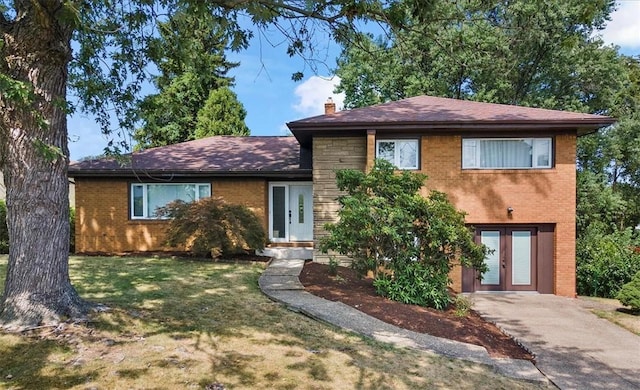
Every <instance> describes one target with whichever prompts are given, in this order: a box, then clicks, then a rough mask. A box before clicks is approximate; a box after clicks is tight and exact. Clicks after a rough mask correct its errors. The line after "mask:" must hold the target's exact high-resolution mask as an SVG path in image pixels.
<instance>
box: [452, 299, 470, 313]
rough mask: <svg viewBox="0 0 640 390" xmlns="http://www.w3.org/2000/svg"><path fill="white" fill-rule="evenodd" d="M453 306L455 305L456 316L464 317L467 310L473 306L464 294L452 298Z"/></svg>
mask: <svg viewBox="0 0 640 390" xmlns="http://www.w3.org/2000/svg"><path fill="white" fill-rule="evenodd" d="M453 306H454V307H455V314H456V316H457V317H466V316H467V315H468V314H469V310H471V308H472V307H473V302H472V301H471V299H469V298H467V297H465V296H464V295H456V297H455V298H454V299H453Z"/></svg>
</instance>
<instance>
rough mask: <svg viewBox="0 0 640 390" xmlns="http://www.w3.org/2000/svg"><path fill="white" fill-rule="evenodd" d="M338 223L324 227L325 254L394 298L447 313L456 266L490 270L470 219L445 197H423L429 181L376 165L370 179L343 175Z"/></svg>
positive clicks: (355, 173)
mask: <svg viewBox="0 0 640 390" xmlns="http://www.w3.org/2000/svg"><path fill="white" fill-rule="evenodd" d="M336 177H337V184H338V188H339V189H340V190H341V191H345V192H346V193H347V194H346V195H344V196H341V197H340V198H339V199H338V201H339V203H340V206H341V208H340V210H339V211H338V216H339V222H337V223H335V224H327V225H325V229H326V230H327V231H328V232H329V235H328V236H325V237H323V238H322V239H321V241H320V250H321V251H323V252H324V253H329V251H334V252H337V253H339V254H342V255H345V256H348V257H350V258H351V260H352V263H351V265H352V267H353V268H354V269H355V270H356V271H358V273H359V274H360V275H364V274H365V273H367V272H368V271H372V272H373V274H374V279H375V282H374V283H375V286H376V290H377V291H378V293H379V294H381V295H384V296H387V297H389V298H390V299H393V300H397V301H401V302H405V303H412V304H418V305H423V306H431V307H435V308H438V309H444V308H446V307H447V305H448V304H449V303H450V298H449V292H448V286H449V284H450V282H451V281H450V280H449V272H450V270H451V269H452V267H453V266H454V265H456V264H461V265H464V266H469V267H474V268H476V269H477V270H478V271H480V272H483V271H485V270H486V265H485V264H484V258H485V255H486V249H485V247H484V246H481V245H477V244H476V243H475V242H474V240H473V233H472V231H471V230H470V229H469V228H468V227H467V226H466V225H465V223H464V213H462V212H460V211H458V210H456V209H455V207H453V205H452V204H451V203H450V202H449V201H448V199H447V197H446V195H445V194H443V193H441V192H437V191H432V192H431V193H430V194H429V196H428V197H423V196H422V195H421V194H420V193H419V191H420V188H421V187H422V185H423V184H424V181H425V180H426V176H425V175H422V174H416V173H412V172H409V171H402V172H399V173H396V171H395V168H394V167H393V165H391V164H390V163H389V162H387V161H385V160H380V159H378V160H376V163H375V165H374V167H373V169H372V171H371V172H370V173H367V174H365V173H364V172H362V171H358V170H350V169H346V170H341V171H338V172H337V173H336Z"/></svg>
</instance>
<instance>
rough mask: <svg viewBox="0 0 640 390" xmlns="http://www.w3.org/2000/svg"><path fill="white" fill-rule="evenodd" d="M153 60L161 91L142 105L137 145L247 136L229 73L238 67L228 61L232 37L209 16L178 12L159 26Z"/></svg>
mask: <svg viewBox="0 0 640 390" xmlns="http://www.w3.org/2000/svg"><path fill="white" fill-rule="evenodd" d="M159 31H160V36H159V37H157V38H154V39H153V40H152V41H151V42H150V50H149V51H150V57H151V60H152V61H153V62H154V63H155V64H156V65H157V67H158V69H159V71H160V75H159V76H157V77H156V78H155V85H156V87H157V88H158V93H157V94H153V95H149V96H147V97H146V98H145V99H144V100H143V101H142V102H141V104H140V116H141V118H142V120H143V126H142V127H141V128H139V129H137V130H136V132H135V134H134V138H135V139H136V141H137V142H138V147H140V148H145V147H154V146H162V145H170V144H175V143H178V142H184V141H189V140H193V139H197V138H203V137H207V136H210V135H222V134H233V135H248V134H249V129H248V128H247V126H246V125H245V123H244V118H245V116H246V111H245V110H244V108H243V106H242V103H240V102H239V101H238V99H237V97H236V95H235V94H234V93H233V92H232V91H231V90H230V89H229V86H230V85H232V84H233V79H232V78H230V77H227V76H226V74H227V72H228V71H229V70H230V69H232V68H234V67H236V66H237V65H238V64H236V63H231V62H229V61H227V60H226V58H225V54H224V51H225V49H226V47H227V44H228V38H227V37H226V36H225V34H224V31H222V30H220V29H219V28H218V27H217V24H216V21H215V18H214V17H213V16H212V15H211V14H209V13H193V14H192V13H185V12H177V13H175V14H174V15H172V17H171V18H170V19H169V20H168V21H166V22H161V23H159Z"/></svg>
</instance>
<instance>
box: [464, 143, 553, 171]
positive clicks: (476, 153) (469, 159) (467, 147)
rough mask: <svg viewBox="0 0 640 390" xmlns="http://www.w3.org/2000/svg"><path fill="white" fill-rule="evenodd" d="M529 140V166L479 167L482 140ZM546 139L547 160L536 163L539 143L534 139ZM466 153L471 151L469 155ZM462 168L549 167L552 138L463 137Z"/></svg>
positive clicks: (550, 164) (551, 153)
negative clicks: (539, 163)
mask: <svg viewBox="0 0 640 390" xmlns="http://www.w3.org/2000/svg"><path fill="white" fill-rule="evenodd" d="M517 140H522V141H527V140H529V141H531V166H530V167H481V166H480V161H481V156H480V144H479V142H482V141H517ZM543 140H544V141H548V147H547V152H548V153H549V155H548V157H549V161H548V163H547V164H546V165H538V164H537V162H536V161H534V160H535V159H534V157H535V156H536V155H537V154H536V152H539V151H540V150H541V145H540V143H539V142H536V141H543ZM468 153H473V155H469V154H468ZM461 160H462V162H461V164H462V169H524V170H527V169H550V168H552V167H553V138H552V137H502V138H463V139H462V158H461Z"/></svg>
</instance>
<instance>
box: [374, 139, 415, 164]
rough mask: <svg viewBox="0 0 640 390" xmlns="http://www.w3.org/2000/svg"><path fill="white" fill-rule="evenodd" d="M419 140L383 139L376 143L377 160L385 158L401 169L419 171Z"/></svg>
mask: <svg viewBox="0 0 640 390" xmlns="http://www.w3.org/2000/svg"><path fill="white" fill-rule="evenodd" d="M419 150H420V148H419V142H418V140H417V139H381V140H377V141H376V158H383V159H385V160H387V161H389V162H390V163H392V164H393V165H395V166H396V167H398V168H399V169H418V161H419Z"/></svg>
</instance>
